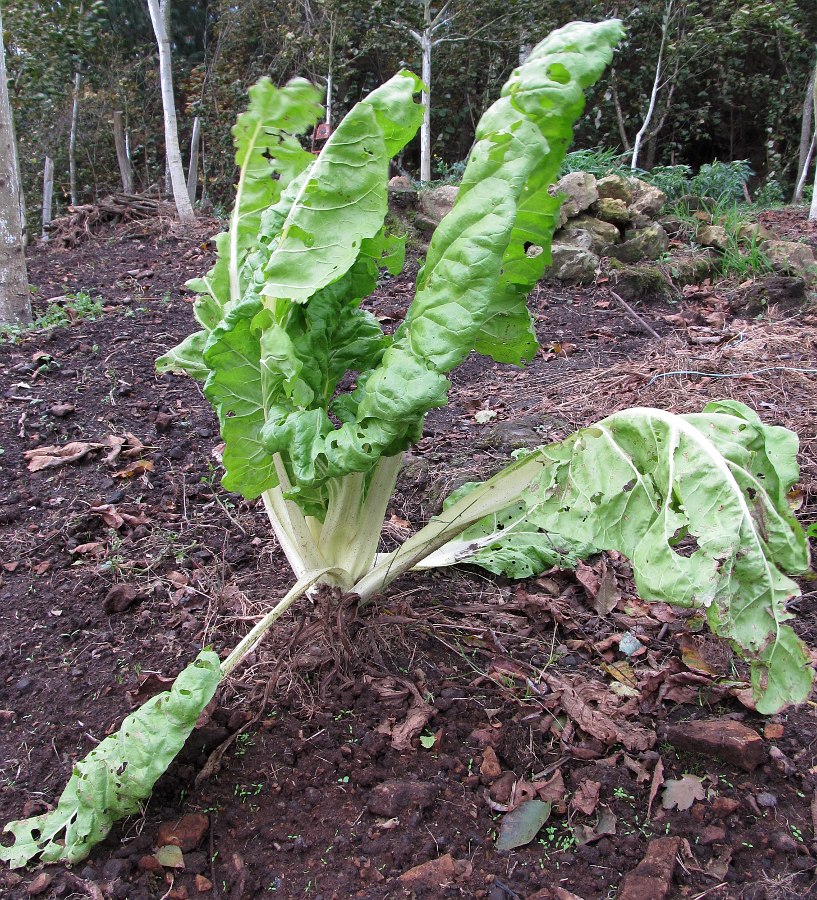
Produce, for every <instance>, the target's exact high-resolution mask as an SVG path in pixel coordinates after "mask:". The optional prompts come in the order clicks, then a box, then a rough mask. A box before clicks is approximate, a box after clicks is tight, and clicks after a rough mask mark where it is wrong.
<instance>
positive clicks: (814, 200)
mask: <svg viewBox="0 0 817 900" xmlns="http://www.w3.org/2000/svg"><path fill="white" fill-rule="evenodd" d="M811 96H812V103H813V104H814V106H813V116H814V122H815V125H817V63H815V66H814V77H813V78H812V80H811ZM808 217H809V219H810V220H812V219H817V165H815V167H814V191H813V193H812V195H811V208H810V209H809V212H808Z"/></svg>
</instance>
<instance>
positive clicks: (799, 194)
mask: <svg viewBox="0 0 817 900" xmlns="http://www.w3.org/2000/svg"><path fill="white" fill-rule="evenodd" d="M815 146H817V131H815V132H814V134H813V135H812V136H811V145H810V146H809V148H808V152H807V153H806V158H805V160H803V171H802V172H801V173H800V177H799V178H798V179H797V184H796V185H795V186H794V196H793V197H792V201H791V202H792V203H802V202H803V188H804V187H805V186H806V178H808V169H809V166H810V165H811V157H812V156H813V155H814V148H815Z"/></svg>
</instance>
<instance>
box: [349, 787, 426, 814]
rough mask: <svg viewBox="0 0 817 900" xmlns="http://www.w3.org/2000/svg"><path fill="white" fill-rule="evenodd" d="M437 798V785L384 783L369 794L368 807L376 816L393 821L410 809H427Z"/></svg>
mask: <svg viewBox="0 0 817 900" xmlns="http://www.w3.org/2000/svg"><path fill="white" fill-rule="evenodd" d="M436 796H437V787H436V785H433V784H430V783H429V782H424V781H408V780H406V781H400V780H394V781H384V782H382V783H381V784H378V785H377V786H376V787H375V788H374V790H373V791H372V792H371V793H370V794H369V797H368V799H367V801H366V806H367V807H368V809H369V812H370V813H372V814H373V815H376V816H382V817H383V818H386V819H392V818H394V817H395V816H398V815H400V813H402V812H405V811H406V810H408V809H426V807H428V806H431V804H432V803H433V802H434V800H435V798H436Z"/></svg>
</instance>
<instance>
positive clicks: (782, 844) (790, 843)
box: [770, 831, 800, 853]
mask: <svg viewBox="0 0 817 900" xmlns="http://www.w3.org/2000/svg"><path fill="white" fill-rule="evenodd" d="M770 843H771V845H772V847H774V849H775V850H777V852H778V853H799V852H800V845H799V844H798V843H797V841H796V840H795V839H794V838H793V837H792V836H791V835H790V834H789V833H788V831H778V832H777V833H776V834H773V835H772V839H771V841H770Z"/></svg>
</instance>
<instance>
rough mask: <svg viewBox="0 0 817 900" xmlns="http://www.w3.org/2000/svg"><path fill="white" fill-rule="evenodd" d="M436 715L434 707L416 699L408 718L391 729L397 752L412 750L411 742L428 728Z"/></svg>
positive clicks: (392, 740) (393, 743)
mask: <svg viewBox="0 0 817 900" xmlns="http://www.w3.org/2000/svg"><path fill="white" fill-rule="evenodd" d="M433 715H434V707H433V706H429V705H428V703H425V702H424V701H423V700H418V699H417V698H416V697H415V699H414V703H413V704H412V706H411V707H410V708H409V711H408V713H407V714H406V718H405V719H404V720H403V721H402V722H401V723H400V724H399V725H395V726H394V727H393V728H392V729H391V745H392V747H394V749H395V750H401V751H402V750H411V749H412V747H411V742H412V741H413V740H414V738H416V737H417V735H418V734H420V732H421V731H422V730H423V729H424V728H425V727H426V725H427V724H428V722H429V721H430V719H431V717H432V716H433Z"/></svg>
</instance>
